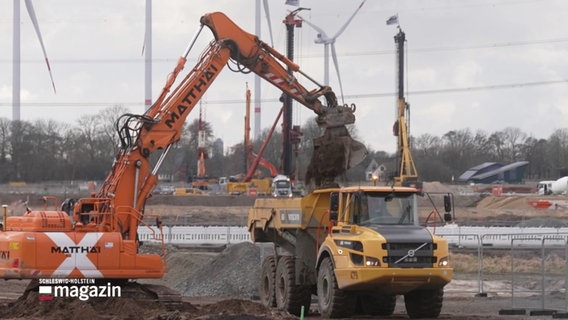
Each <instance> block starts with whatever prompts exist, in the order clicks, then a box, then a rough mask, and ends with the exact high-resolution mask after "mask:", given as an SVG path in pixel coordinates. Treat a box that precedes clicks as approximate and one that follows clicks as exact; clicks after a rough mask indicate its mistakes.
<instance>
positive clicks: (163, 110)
mask: <svg viewBox="0 0 568 320" xmlns="http://www.w3.org/2000/svg"><path fill="white" fill-rule="evenodd" d="M203 26H207V27H209V28H210V29H211V31H212V32H213V35H214V37H215V40H214V41H212V42H211V43H210V45H209V46H208V47H207V48H206V50H205V51H204V52H203V53H202V54H201V56H200V58H199V60H198V62H197V65H196V66H195V67H194V68H193V70H191V72H189V73H188V74H187V76H185V77H184V78H183V79H181V80H180V83H179V85H178V86H177V87H175V89H173V91H171V92H170V89H171V88H172V85H173V84H174V82H175V80H176V78H177V76H178V74H179V73H180V72H181V71H182V69H183V68H184V64H185V62H186V58H187V55H188V54H189V52H190V50H191V48H192V47H193V45H194V43H195V41H196V39H197V37H198V36H199V34H200V32H201V30H202V29H203ZM230 59H232V60H234V61H235V62H236V63H237V65H238V66H239V69H238V70H237V71H241V72H243V71H245V72H248V71H252V72H254V73H256V74H257V75H259V76H260V77H261V78H263V79H265V80H267V81H268V82H270V83H272V84H273V85H274V86H276V87H278V88H280V89H281V90H282V91H283V92H284V93H285V94H287V95H289V96H290V97H292V98H294V99H295V100H296V101H298V102H300V103H301V104H302V105H304V106H306V107H307V108H309V109H311V110H313V111H314V112H315V113H316V114H317V116H318V117H317V122H318V124H319V125H320V126H322V127H324V128H325V133H324V135H323V136H322V137H320V138H318V139H316V141H314V145H315V147H316V150H314V158H315V159H316V160H314V161H312V164H311V165H310V170H311V171H310V172H309V174H310V176H311V177H312V178H313V179H315V181H317V182H318V184H329V183H331V182H333V180H334V178H335V177H336V176H337V175H339V174H341V173H343V172H344V171H345V170H347V169H348V168H349V167H351V166H354V165H356V164H357V163H358V162H359V161H361V160H362V159H363V157H364V155H365V154H366V150H365V147H364V146H363V145H362V144H361V143H359V142H356V141H354V140H353V139H352V138H351V137H350V136H349V134H348V133H347V129H346V128H345V125H346V124H351V123H353V122H354V121H355V116H354V114H353V109H351V108H349V107H347V106H341V105H338V104H337V100H336V98H335V94H334V93H333V92H332V90H331V89H330V88H329V87H327V86H323V85H319V84H317V83H316V82H315V81H313V80H312V79H311V78H309V77H308V76H306V75H305V74H304V73H302V72H301V71H300V68H299V66H298V65H296V64H294V63H293V62H292V61H290V60H288V59H287V58H286V57H284V56H283V55H282V54H280V53H278V52H277V51H276V50H274V49H273V48H272V47H270V46H269V45H267V44H266V43H264V42H262V41H260V40H259V39H258V38H257V37H256V36H254V35H252V34H249V33H247V32H245V31H243V30H242V29H240V28H239V27H238V26H237V25H235V24H234V23H233V22H232V21H231V20H230V19H229V18H227V17H226V16H225V15H224V14H223V13H219V12H215V13H210V14H206V15H204V16H203V17H202V18H201V28H200V29H199V31H198V32H197V33H196V35H195V36H194V38H193V39H192V41H191V42H190V44H189V46H188V49H187V50H186V52H185V53H184V55H183V56H182V57H181V58H180V59H179V62H178V63H177V66H176V67H175V69H174V71H173V73H172V74H171V75H170V76H169V78H168V80H167V82H166V85H165V87H164V88H163V90H162V92H161V94H160V96H159V97H158V99H157V100H156V102H154V104H153V105H152V106H151V107H150V108H149V109H148V110H147V111H146V112H145V113H144V114H143V115H135V114H125V115H122V116H121V117H120V118H119V120H118V121H117V129H118V134H119V137H120V151H119V153H118V155H117V157H116V159H115V161H114V164H113V167H112V170H111V172H110V173H109V174H108V176H107V177H106V180H105V181H104V183H103V184H102V185H101V187H100V188H99V189H98V191H97V192H96V193H95V194H93V196H92V197H90V198H84V199H79V200H78V201H75V202H73V203H70V202H68V203H65V207H66V208H68V210H65V209H63V206H62V208H61V209H57V208H55V209H54V210H47V209H46V210H41V211H31V210H28V211H27V212H24V213H23V214H22V215H21V216H11V217H8V218H7V219H5V223H4V224H3V225H2V231H1V232H0V253H1V254H0V278H4V279H10V278H16V279H22V278H32V279H33V278H105V279H125V278H126V279H133V278H159V277H162V275H163V274H164V273H165V272H166V267H165V263H164V255H159V254H144V253H140V252H139V245H140V243H139V241H138V235H137V232H138V228H139V226H141V225H146V223H145V222H144V219H143V218H144V216H145V214H144V206H145V202H146V199H147V198H148V196H149V195H150V193H151V192H152V190H153V189H154V187H155V186H156V184H157V181H158V178H157V174H158V170H159V168H160V166H161V164H162V162H163V160H164V158H165V157H166V155H167V154H168V151H169V150H170V148H171V146H172V145H173V144H174V143H175V142H177V141H178V140H179V139H180V136H181V134H182V126H183V124H184V122H185V120H186V118H187V116H188V114H189V113H190V112H192V110H193V108H194V107H195V106H196V104H197V103H198V101H199V99H200V98H201V97H202V96H203V95H204V93H205V92H206V90H207V89H208V88H209V86H210V85H211V84H212V83H213V81H214V80H215V78H216V77H217V75H219V73H220V72H221V70H222V69H223V68H224V67H225V65H226V64H227V62H229V60H230ZM286 67H290V68H291V69H292V70H293V72H295V73H297V74H301V75H303V76H304V77H305V78H307V79H309V80H311V81H312V82H314V83H315V84H316V85H317V88H316V89H314V90H312V91H308V90H307V89H306V88H304V87H303V86H302V85H300V84H299V83H298V80H297V79H296V77H295V76H294V75H293V74H289V73H288V71H287V70H286ZM321 97H324V98H325V100H326V104H325V105H324V104H322V102H321V101H320V100H319V98H321ZM326 153H328V154H327V155H326ZM329 153H333V154H332V155H331V156H330V155H329ZM151 156H152V157H151ZM321 159H323V161H322V160H321ZM326 159H333V161H332V162H328V161H326ZM147 226H148V225H147ZM157 226H158V227H152V229H153V230H155V232H156V233H159V232H160V231H159V230H158V229H159V226H160V223H159V222H158V223H157ZM148 227H150V226H148Z"/></svg>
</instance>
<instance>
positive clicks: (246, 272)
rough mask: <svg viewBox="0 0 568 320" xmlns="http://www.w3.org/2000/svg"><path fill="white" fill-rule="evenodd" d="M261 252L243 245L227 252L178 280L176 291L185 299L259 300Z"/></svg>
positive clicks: (254, 247)
mask: <svg viewBox="0 0 568 320" xmlns="http://www.w3.org/2000/svg"><path fill="white" fill-rule="evenodd" d="M259 274H260V249H259V248H258V247H257V246H255V245H254V244H252V243H249V242H243V243H240V244H236V245H232V246H230V247H228V248H226V249H225V250H224V251H223V252H221V253H220V254H219V255H218V256H216V257H215V258H214V259H213V260H211V261H210V262H209V263H207V264H205V265H203V266H202V267H201V268H200V269H198V270H196V271H195V272H193V273H191V274H190V275H188V277H187V278H185V279H178V281H179V282H178V284H176V285H174V288H175V289H176V290H178V291H179V292H180V293H181V294H183V295H184V296H220V297H239V298H256V297H258V281H259V276H258V275H259Z"/></svg>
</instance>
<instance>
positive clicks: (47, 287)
mask: <svg viewBox="0 0 568 320" xmlns="http://www.w3.org/2000/svg"><path fill="white" fill-rule="evenodd" d="M121 294H122V290H121V287H120V286H118V285H112V284H111V283H110V282H107V283H106V285H97V284H96V283H95V279H39V300H42V301H49V300H53V299H54V298H78V299H79V300H81V301H87V300H89V299H90V298H120V296H121Z"/></svg>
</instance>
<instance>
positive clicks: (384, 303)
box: [359, 293, 396, 316]
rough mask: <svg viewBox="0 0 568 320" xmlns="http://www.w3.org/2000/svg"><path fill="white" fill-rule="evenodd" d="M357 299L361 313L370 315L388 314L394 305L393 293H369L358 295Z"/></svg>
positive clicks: (394, 297)
mask: <svg viewBox="0 0 568 320" xmlns="http://www.w3.org/2000/svg"><path fill="white" fill-rule="evenodd" d="M359 300H360V302H361V310H362V312H363V314H368V315H371V316H390V315H391V314H393V312H394V308H395V307H396V296H395V295H388V294H378V293H370V294H365V295H360V296H359Z"/></svg>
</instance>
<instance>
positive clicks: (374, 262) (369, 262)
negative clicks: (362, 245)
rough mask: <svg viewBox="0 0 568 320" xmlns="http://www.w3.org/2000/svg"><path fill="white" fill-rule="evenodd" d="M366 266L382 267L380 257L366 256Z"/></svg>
mask: <svg viewBox="0 0 568 320" xmlns="http://www.w3.org/2000/svg"><path fill="white" fill-rule="evenodd" d="M365 266H367V267H380V266H381V263H380V262H379V259H378V258H375V257H365Z"/></svg>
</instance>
